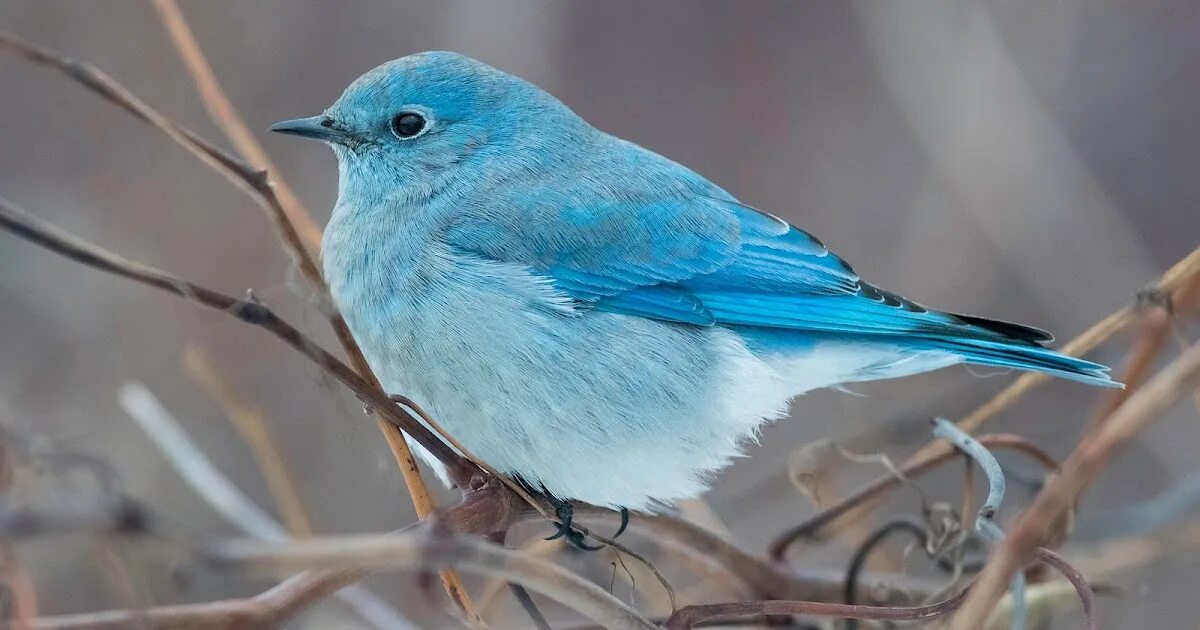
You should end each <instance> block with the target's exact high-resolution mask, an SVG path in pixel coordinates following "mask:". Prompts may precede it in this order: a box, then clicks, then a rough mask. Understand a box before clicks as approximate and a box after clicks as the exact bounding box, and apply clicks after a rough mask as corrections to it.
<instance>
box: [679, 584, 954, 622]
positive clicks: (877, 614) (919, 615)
mask: <svg viewBox="0 0 1200 630" xmlns="http://www.w3.org/2000/svg"><path fill="white" fill-rule="evenodd" d="M967 592H968V591H967V590H964V591H962V592H961V593H959V594H957V595H955V596H953V597H951V598H950V599H947V600H944V601H941V602H938V603H936V604H930V605H928V606H912V607H905V606H860V605H855V604H827V603H823V602H803V601H783V600H766V601H757V602H729V603H725V604H699V605H695V606H684V607H683V608H680V609H679V610H677V611H675V613H674V614H672V615H671V617H670V618H669V619H667V622H666V623H665V624H663V628H665V629H667V630H689V629H690V628H692V627H693V626H695V625H696V624H699V623H704V622H712V621H719V620H728V619H736V618H739V617H749V616H756V615H809V616H818V617H839V618H843V619H875V620H879V621H885V620H886V621H924V620H929V619H936V618H938V617H941V616H943V615H946V614H948V613H951V612H953V611H954V610H955V609H956V608H958V607H959V606H960V605H961V604H962V602H963V599H964V597H965V596H966V594H967Z"/></svg>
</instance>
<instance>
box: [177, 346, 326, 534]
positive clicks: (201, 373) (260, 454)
mask: <svg viewBox="0 0 1200 630" xmlns="http://www.w3.org/2000/svg"><path fill="white" fill-rule="evenodd" d="M183 366H184V368H185V369H186V370H187V372H188V374H189V375H190V376H191V377H192V380H193V381H195V382H196V383H197V384H198V385H200V387H201V388H202V389H203V390H204V391H205V393H207V394H208V397H209V398H211V399H212V400H213V401H214V402H215V403H217V405H218V406H219V407H220V408H221V410H222V411H224V412H225V416H226V417H227V418H229V422H230V424H232V425H233V427H234V428H235V429H237V432H238V434H239V435H241V436H242V440H243V441H245V442H246V444H247V445H249V446H250V452H251V453H253V455H254V461H255V462H256V463H257V464H258V469H259V471H261V472H262V475H263V478H264V479H266V481H267V488H268V489H269V490H270V492H271V497H272V498H273V499H274V500H275V505H276V506H277V507H278V508H279V512H280V513H281V514H282V516H283V522H284V524H286V525H287V529H288V531H289V532H291V534H292V535H293V536H295V537H297V538H304V537H307V536H312V535H313V527H312V521H310V520H309V518H308V512H307V510H305V509H304V502H303V501H301V500H300V492H299V490H297V489H296V484H295V482H294V481H292V475H291V473H290V472H289V471H288V467H287V464H285V463H284V461H283V455H281V454H280V453H279V449H278V448H276V447H275V440H274V439H273V438H272V437H271V429H270V428H269V427H268V426H267V419H266V418H265V417H264V415H263V412H262V410H261V409H259V408H258V407H255V406H253V405H250V404H248V403H246V402H245V401H244V400H243V399H242V397H241V396H240V395H238V393H237V390H236V389H235V388H234V386H233V383H231V382H229V379H228V378H226V377H225V375H223V374H221V372H220V370H218V369H217V368H216V366H214V365H213V363H212V361H211V360H210V359H209V358H208V355H207V354H205V353H204V351H202V350H200V349H199V348H197V347H194V346H189V347H187V348H186V349H184V351H183Z"/></svg>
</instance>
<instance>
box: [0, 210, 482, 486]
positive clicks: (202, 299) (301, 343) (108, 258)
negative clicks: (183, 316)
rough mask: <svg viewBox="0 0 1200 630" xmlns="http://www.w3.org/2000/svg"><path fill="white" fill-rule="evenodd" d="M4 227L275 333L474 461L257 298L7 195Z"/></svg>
mask: <svg viewBox="0 0 1200 630" xmlns="http://www.w3.org/2000/svg"><path fill="white" fill-rule="evenodd" d="M0 228H4V229H6V230H8V231H10V232H12V233H13V234H16V235H17V236H20V237H22V238H24V239H26V240H28V241H30V242H33V243H35V244H37V245H40V246H42V247H44V248H46V249H49V250H50V251H53V252H55V253H57V254H60V255H62V256H65V257H67V258H70V259H71V260H74V261H76V262H79V263H82V264H84V265H87V266H89V267H92V268H95V269H99V270H101V271H107V272H109V273H112V274H115V275H117V276H120V277H123V278H127V279H130V280H133V281H135V282H140V283H142V284H145V285H148V286H151V287H155V288H157V289H160V290H163V291H166V292H167V293H173V294H175V295H178V296H180V297H183V298H185V299H187V300H189V301H191V302H195V303H197V304H200V305H203V306H207V307H209V308H212V309H215V310H218V311H221V312H223V313H225V314H226V315H230V316H232V317H235V318H237V319H240V320H242V321H243V322H246V323H248V324H251V325H253V326H258V327H260V328H262V329H264V330H266V331H268V332H270V333H271V334H273V335H275V336H276V337H278V338H279V339H281V340H282V341H283V342H284V343H286V344H287V345H289V346H291V347H292V348H293V349H295V350H296V351H297V352H299V353H300V354H302V355H304V356H305V357H306V358H307V359H309V360H310V361H312V362H313V363H315V364H317V366H318V367H320V368H322V369H324V370H325V371H326V372H328V373H329V374H330V375H332V376H333V377H334V378H336V379H337V380H338V381H339V382H341V383H342V384H343V385H345V386H346V387H348V388H350V389H351V390H352V391H354V393H355V394H357V395H358V396H359V398H361V399H363V400H365V401H367V402H369V403H370V404H372V405H374V406H375V408H376V410H377V411H378V413H380V414H381V415H383V416H384V417H386V418H387V419H388V421H389V422H392V423H394V424H395V425H397V426H400V427H403V428H404V430H405V431H406V432H408V434H409V435H411V436H413V439H415V440H417V441H418V442H420V443H421V445H422V446H424V447H425V448H427V449H429V451H430V452H431V453H433V454H434V455H436V456H437V457H438V458H439V459H441V460H442V461H443V462H445V463H446V464H447V465H448V466H451V467H455V468H457V470H458V472H459V474H460V475H463V474H466V471H465V470H464V469H463V468H462V467H463V466H464V465H470V464H468V463H466V462H464V461H463V460H462V459H461V458H460V457H459V456H458V455H457V454H456V453H455V452H454V451H453V450H451V449H450V447H448V446H447V445H446V443H445V442H442V441H441V440H439V439H438V438H437V437H436V436H434V435H433V434H432V433H430V432H429V430H428V429H426V428H425V427H424V426H422V425H421V423H420V422H417V420H416V419H414V418H413V417H412V416H411V415H409V414H408V413H406V412H404V411H402V410H401V409H400V408H399V407H397V406H396V405H394V404H392V402H391V399H390V398H388V396H387V394H384V393H383V392H382V391H380V390H379V388H377V387H373V386H371V385H370V384H369V383H367V382H366V381H364V380H363V379H362V378H361V377H359V376H358V374H356V373H355V372H354V371H353V370H351V369H350V368H349V367H348V366H347V365H346V364H345V363H342V362H341V361H339V360H338V359H337V358H336V357H334V356H333V355H331V354H329V353H328V352H326V351H325V350H323V349H322V348H321V347H320V346H318V345H317V344H316V343H314V342H312V341H311V340H309V339H308V337H306V336H304V334H303V333H301V332H300V331H299V330H297V329H296V328H295V327H294V326H292V325H291V324H289V323H287V322H285V321H283V320H282V319H280V318H279V317H278V316H277V315H276V314H275V313H274V312H273V311H271V310H270V309H269V308H267V307H266V306H264V305H263V304H262V303H261V302H259V301H258V300H255V299H253V298H251V299H238V298H234V297H231V296H228V295H225V294H224V293H220V292H218V291H214V290H212V289H209V288H207V287H203V286H200V285H198V284H195V283H193V282H188V281H187V280H184V279H183V278H180V277H179V276H175V275H173V274H170V273H167V272H165V271H161V270H158V269H155V268H153V267H150V266H147V265H143V264H141V263H137V262H134V261H131V260H127V259H125V258H122V257H120V256H118V255H116V254H114V253H112V252H110V251H108V250H105V249H103V248H101V247H99V246H97V245H93V244H91V243H89V242H87V241H85V240H83V239H80V238H79V237H77V236H75V235H73V234H70V233H68V232H66V231H63V230H61V229H59V228H57V227H55V226H53V225H50V224H49V223H46V222H44V221H41V220H40V219H37V218H35V217H34V216H32V215H30V214H29V213H28V212H26V211H25V210H22V209H21V208H20V207H18V206H17V205H15V204H13V203H12V202H10V201H8V200H6V199H4V198H0ZM455 468H452V469H455Z"/></svg>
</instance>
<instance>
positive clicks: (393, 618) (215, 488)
mask: <svg viewBox="0 0 1200 630" xmlns="http://www.w3.org/2000/svg"><path fill="white" fill-rule="evenodd" d="M119 398H120V403H121V406H122V407H123V408H124V409H125V412H126V413H128V414H129V415H130V417H132V418H133V419H134V421H135V422H137V424H138V426H140V427H141V428H142V430H144V431H145V432H146V434H147V435H148V436H149V437H150V439H151V441H153V442H154V445H155V446H157V447H158V449H159V451H161V452H162V454H163V457H164V459H166V461H167V463H168V464H170V466H171V467H172V468H174V469H175V472H177V473H179V476H180V477H182V478H183V480H184V482H186V483H187V484H188V487H190V488H191V489H192V490H193V491H194V492H195V493H196V494H197V495H199V496H200V498H202V499H203V500H204V502H205V503H207V504H208V505H209V506H211V507H212V508H213V509H214V510H216V511H217V512H218V513H219V514H220V515H221V516H222V517H224V519H225V520H226V521H228V522H229V523H231V524H232V525H233V526H235V527H237V528H238V529H239V530H241V531H242V533H244V534H246V535H247V536H253V537H255V538H258V539H261V540H269V541H273V542H283V541H287V540H290V539H291V536H289V535H288V532H287V530H286V529H284V528H283V526H281V525H280V524H279V523H277V522H275V520H274V519H272V518H271V517H270V516H269V515H268V514H267V513H266V512H264V511H263V510H262V508H260V507H258V505H256V504H255V503H254V502H253V501H251V500H250V498H249V497H247V496H246V495H245V494H243V493H242V491H241V490H240V489H239V488H238V487H237V486H236V485H234V484H233V482H231V481H230V480H229V478H228V477H226V476H225V475H224V474H222V473H221V471H219V470H218V469H217V467H216V466H214V465H213V463H212V462H211V461H210V460H209V459H208V457H207V456H206V455H205V454H204V452H203V451H201V450H200V448H199V447H197V446H196V444H195V443H194V442H193V441H192V440H191V438H189V437H188V435H187V433H185V432H184V430H183V427H182V426H180V424H179V422H178V421H177V420H175V418H174V417H173V416H172V415H171V414H170V412H168V411H167V410H166V409H165V408H163V407H162V405H161V404H160V403H159V401H158V399H157V398H156V397H155V396H154V394H153V393H151V392H150V391H149V390H148V389H146V388H145V386H144V385H142V384H141V383H138V382H136V381H135V382H131V383H126V384H125V385H124V386H123V387H122V388H121V391H120V395H119ZM310 535H311V534H310ZM337 597H338V598H339V599H341V600H342V601H343V602H344V603H345V604H346V605H348V606H349V607H351V608H352V609H354V611H355V612H356V613H357V614H358V615H359V616H360V617H362V618H363V619H366V620H368V621H370V622H371V623H372V624H373V625H374V626H375V627H376V628H380V629H384V628H391V629H397V630H398V629H401V628H410V627H412V624H410V623H408V622H407V620H405V619H403V618H402V617H401V616H400V615H399V613H397V612H396V611H395V610H393V609H392V607H391V606H389V605H387V603H386V602H384V601H383V600H381V599H379V598H378V597H376V596H375V594H374V593H371V592H370V591H368V590H366V589H365V588H363V587H361V586H358V585H353V584H352V585H350V586H347V587H346V588H344V589H342V590H340V591H338V592H337Z"/></svg>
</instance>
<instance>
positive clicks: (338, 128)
mask: <svg viewBox="0 0 1200 630" xmlns="http://www.w3.org/2000/svg"><path fill="white" fill-rule="evenodd" d="M268 129H270V130H271V131H277V132H279V133H290V134H292V135H294V136H301V137H304V138H314V139H316V140H323V141H325V142H335V143H344V142H345V141H346V140H347V139H348V137H349V135H350V134H348V133H346V130H345V129H344V128H343V127H342V125H339V124H338V123H337V121H336V120H334V119H332V118H330V117H329V116H310V117H308V118H296V119H295V120H281V121H279V122H277V123H275V124H274V125H271V126H270V127H269V128H268Z"/></svg>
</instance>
